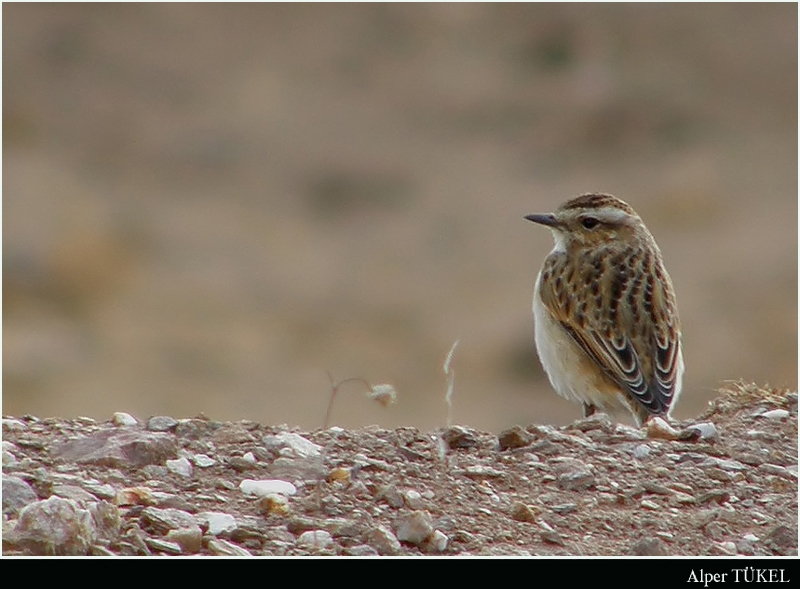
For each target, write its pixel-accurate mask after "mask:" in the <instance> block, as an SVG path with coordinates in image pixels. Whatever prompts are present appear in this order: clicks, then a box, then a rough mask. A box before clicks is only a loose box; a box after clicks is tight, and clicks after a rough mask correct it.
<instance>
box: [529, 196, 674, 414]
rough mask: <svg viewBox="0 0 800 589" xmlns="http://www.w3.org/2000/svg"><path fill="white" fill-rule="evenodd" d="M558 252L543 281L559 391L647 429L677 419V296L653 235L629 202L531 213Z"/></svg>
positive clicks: (546, 358)
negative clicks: (659, 420)
mask: <svg viewBox="0 0 800 589" xmlns="http://www.w3.org/2000/svg"><path fill="white" fill-rule="evenodd" d="M525 219H527V220H528V221H533V222H534V223H537V224H539V225H543V226H545V227H547V228H548V229H550V231H551V232H552V234H553V239H554V241H555V246H554V247H553V250H552V251H551V252H550V253H549V254H548V255H547V257H546V258H545V260H544V264H543V266H542V268H541V270H540V271H539V273H538V275H537V277H536V283H535V286H534V294H533V316H534V332H535V341H536V350H537V352H538V354H539V359H540V360H541V363H542V366H543V367H544V370H545V372H546V373H547V376H548V378H549V380H550V384H551V385H552V386H553V388H554V389H555V391H556V392H557V393H558V394H559V395H560V396H561V397H563V398H565V399H567V400H570V401H575V402H578V403H581V404H582V405H583V415H584V417H589V416H591V415H592V414H594V413H595V412H596V411H597V410H600V411H603V412H606V413H611V414H618V413H620V412H621V413H623V414H624V413H625V412H626V411H627V412H629V413H630V415H631V416H632V417H633V419H634V421H635V422H636V424H637V426H639V427H641V426H643V425H644V424H646V423H647V422H648V420H650V419H651V418H653V417H660V418H662V419H664V420H667V421H668V420H669V419H670V414H671V412H672V410H673V409H674V407H675V404H676V402H677V401H678V398H679V396H680V394H681V389H682V385H683V373H684V361H683V347H682V342H681V337H682V336H681V324H680V319H679V317H678V308H677V304H676V301H675V292H674V289H673V286H672V280H671V279H670V276H669V274H667V270H666V268H665V267H664V261H663V259H662V257H661V250H660V249H659V248H658V245H657V244H656V241H655V239H654V238H653V235H652V234H651V233H650V231H649V230H648V229H647V227H646V226H645V224H644V222H643V221H642V219H641V217H639V215H638V214H637V213H636V212H635V211H634V210H633V208H632V207H631V206H630V205H629V204H628V203H626V202H624V201H622V200H620V199H618V198H616V197H614V196H612V195H610V194H602V193H589V194H583V195H580V196H578V197H576V198H573V199H571V200H568V201H567V202H565V203H564V204H562V205H561V206H559V207H558V208H557V209H556V210H555V212H553V213H548V214H532V215H527V216H525Z"/></svg>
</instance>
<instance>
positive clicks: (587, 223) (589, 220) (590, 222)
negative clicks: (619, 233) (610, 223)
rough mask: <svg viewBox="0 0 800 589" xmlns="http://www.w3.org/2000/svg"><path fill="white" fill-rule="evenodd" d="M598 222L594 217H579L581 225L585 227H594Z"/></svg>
mask: <svg viewBox="0 0 800 589" xmlns="http://www.w3.org/2000/svg"><path fill="white" fill-rule="evenodd" d="M599 224H600V221H598V220H597V219H595V218H594V217H584V218H583V219H581V225H583V226H584V227H585V228H586V229H594V228H595V227H597V226H598V225H599Z"/></svg>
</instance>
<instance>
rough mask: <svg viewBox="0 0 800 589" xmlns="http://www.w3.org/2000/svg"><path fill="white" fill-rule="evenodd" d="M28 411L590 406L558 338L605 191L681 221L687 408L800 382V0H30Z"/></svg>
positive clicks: (10, 295) (20, 238) (23, 146)
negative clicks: (558, 364)
mask: <svg viewBox="0 0 800 589" xmlns="http://www.w3.org/2000/svg"><path fill="white" fill-rule="evenodd" d="M3 145H4V150H3V412H4V413H5V414H23V413H33V414H36V415H39V416H50V415H58V416H63V417H70V416H75V415H89V416H93V417H97V418H101V419H102V418H107V417H108V416H109V415H110V414H111V412H113V411H118V410H122V411H128V412H131V413H133V414H135V415H137V416H139V417H146V416H148V415H151V414H164V413H166V414H172V415H174V416H176V417H184V416H192V415H197V414H198V413H200V412H204V413H205V414H206V415H208V416H209V417H212V418H214V419H239V418H249V419H254V420H258V421H261V422H266V423H282V422H285V423H289V424H296V425H300V426H302V427H304V428H314V427H317V426H319V425H321V421H322V417H323V415H324V413H325V406H326V403H327V395H328V387H329V384H328V377H327V375H326V371H331V372H332V373H333V374H334V375H335V376H336V377H337V378H339V379H341V378H346V377H351V376H358V377H363V378H366V379H368V380H370V381H372V382H376V383H377V382H390V383H392V384H393V385H394V386H395V387H396V388H397V391H398V394H399V398H398V404H397V405H396V406H394V407H392V408H390V409H382V408H380V407H379V406H377V405H375V404H373V403H370V402H368V401H366V400H364V399H363V398H362V397H361V395H362V393H361V391H360V389H359V388H358V386H357V385H346V386H345V387H343V389H342V393H341V398H340V399H338V401H337V405H336V407H335V408H334V412H333V421H334V422H335V423H337V424H339V425H343V426H349V427H358V426H362V425H367V424H370V423H379V424H381V425H383V426H386V427H393V426H399V425H415V426H418V427H420V428H431V427H437V426H439V425H443V424H444V422H445V420H446V409H445V405H444V392H445V389H446V381H445V377H444V375H443V374H442V362H443V360H444V357H445V355H446V353H447V351H448V349H449V348H450V346H451V345H452V344H453V342H454V341H455V340H456V339H459V340H460V344H459V346H458V348H457V350H456V353H455V356H454V359H453V367H454V369H455V371H456V381H455V391H454V399H453V401H454V406H453V420H454V421H455V422H458V423H462V424H468V425H472V426H475V427H479V428H484V429H488V430H499V429H501V428H503V427H506V426H509V425H511V424H515V423H522V424H524V423H530V422H538V423H564V422H567V421H570V420H571V419H573V418H575V417H577V416H578V415H579V412H580V410H579V408H578V407H576V406H572V405H570V404H568V403H567V402H565V401H562V400H560V399H559V398H558V397H556V396H555V394H554V393H552V391H551V390H550V387H549V384H548V383H547V380H546V378H545V377H544V375H543V373H542V371H541V368H540V366H539V363H538V360H537V359H536V356H535V352H534V348H533V343H532V334H533V325H532V319H531V316H530V297H531V290H532V285H533V279H534V276H535V273H536V271H537V270H538V268H539V266H540V264H541V261H542V259H543V258H544V256H545V255H546V253H547V252H548V251H549V249H550V247H551V238H550V236H549V234H548V232H547V231H545V230H543V229H542V228H537V227H535V226H533V225H532V224H530V223H527V222H526V221H524V220H523V219H522V217H523V215H525V214H527V213H531V212H547V211H550V210H552V209H553V208H555V207H556V206H557V205H558V204H559V203H560V202H562V201H563V200H566V199H567V198H569V197H571V196H574V195H576V194H579V193H581V192H586V191H606V192H612V193H614V194H616V195H617V196H619V197H621V198H623V199H624V200H627V201H628V202H630V203H631V204H632V205H633V206H634V207H635V208H636V209H637V210H638V212H639V213H640V214H641V215H642V217H643V218H644V220H645V221H646V222H647V224H648V226H649V227H650V229H651V231H652V232H653V233H654V235H655V236H656V238H657V240H658V241H659V244H660V246H661V249H662V252H663V254H664V257H665V260H666V262H667V266H668V268H669V270H670V273H671V274H672V278H673V281H674V283H675V287H676V290H677V294H678V302H679V305H680V309H681V316H682V320H683V324H684V342H685V356H686V362H687V376H686V382H685V388H684V390H685V392H684V397H683V399H682V401H681V404H680V405H679V406H678V409H677V411H676V416H677V417H679V418H680V417H689V416H693V415H696V414H698V413H699V412H700V411H701V410H702V408H703V407H704V406H705V404H706V403H707V401H708V400H709V399H710V398H711V397H712V396H714V389H715V388H716V387H717V386H718V385H719V384H720V382H721V381H722V380H725V379H734V378H740V377H741V378H745V379H748V380H754V381H758V382H769V383H771V384H773V385H778V386H782V385H785V386H790V387H796V386H797V7H796V5H794V4H735V5H732V4H713V5H695V4H674V5H660V4H648V5H639V4H626V5H601V4H593V5H580V4H559V5H555V4H554V5H539V4H514V5H484V4H469V5H459V4H451V5H418V4H413V5H404V4H392V5H363V4H360V5H317V4H301V5H299V4H291V5H260V4H257V5H187V4H180V5H177V4H147V5H142V4H128V5H118V4H114V5H110V4H109V5H102V4H101V5H75V4H62V5H45V4H12V5H4V6H3Z"/></svg>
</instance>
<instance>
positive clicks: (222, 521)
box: [195, 511, 237, 536]
mask: <svg viewBox="0 0 800 589" xmlns="http://www.w3.org/2000/svg"><path fill="white" fill-rule="evenodd" d="M195 517H196V518H197V521H198V522H200V523H205V524H206V525H207V526H208V533H209V534H211V535H212V536H218V535H219V534H222V533H224V532H232V531H233V530H235V529H236V528H237V524H236V518H235V517H233V516H232V515H231V514H229V513H222V512H221V511H203V512H201V513H198V514H197V515H196V516H195Z"/></svg>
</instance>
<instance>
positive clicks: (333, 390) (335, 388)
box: [322, 372, 372, 429]
mask: <svg viewBox="0 0 800 589" xmlns="http://www.w3.org/2000/svg"><path fill="white" fill-rule="evenodd" d="M328 378H329V379H330V381H331V398H330V400H329V401H328V410H327V411H325V422H324V423H323V424H322V429H328V423H330V418H331V411H332V410H333V402H334V400H335V399H336V393H338V392H339V387H340V386H342V385H343V384H346V383H348V382H360V383H363V384H364V386H366V387H367V390H368V391H370V390H372V385H371V384H369V383H368V382H367V381H366V380H364V379H363V378H358V377H353V378H345V379H344V380H341V381H339V382H338V383H337V382H335V381H334V380H333V375H332V374H331V373H330V372H329V373H328Z"/></svg>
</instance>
